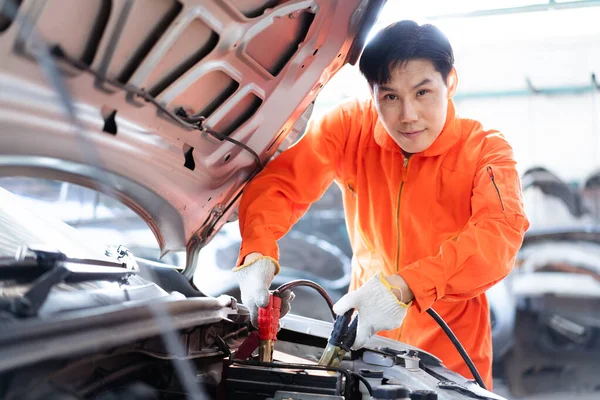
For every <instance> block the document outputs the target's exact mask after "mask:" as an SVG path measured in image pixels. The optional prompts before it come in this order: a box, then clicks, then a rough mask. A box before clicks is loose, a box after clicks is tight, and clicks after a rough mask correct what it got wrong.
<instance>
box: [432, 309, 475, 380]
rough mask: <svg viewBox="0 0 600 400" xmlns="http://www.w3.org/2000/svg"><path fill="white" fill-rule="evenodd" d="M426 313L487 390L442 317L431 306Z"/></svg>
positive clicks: (467, 355)
mask: <svg viewBox="0 0 600 400" xmlns="http://www.w3.org/2000/svg"><path fill="white" fill-rule="evenodd" d="M427 314H429V315H431V318H433V319H434V320H435V322H437V323H438V325H439V326H440V328H442V330H443V331H444V333H445V334H446V335H447V336H448V338H449V339H450V341H451V342H452V344H453V345H454V347H456V350H458V353H459V354H460V356H461V357H462V359H463V360H464V361H465V364H467V367H469V371H471V374H472V375H473V377H475V381H476V382H477V383H478V384H479V386H481V387H482V388H484V389H486V390H487V387H486V386H485V383H483V379H481V375H479V371H477V368H476V367H475V364H473V361H472V360H471V357H469V354H467V351H466V350H465V348H464V347H463V345H462V344H461V343H460V341H459V340H458V338H457V337H456V335H455V334H454V332H452V329H450V327H449V326H448V324H446V321H444V319H443V318H442V317H440V315H439V314H438V313H437V312H435V310H434V309H433V308H430V309H428V310H427Z"/></svg>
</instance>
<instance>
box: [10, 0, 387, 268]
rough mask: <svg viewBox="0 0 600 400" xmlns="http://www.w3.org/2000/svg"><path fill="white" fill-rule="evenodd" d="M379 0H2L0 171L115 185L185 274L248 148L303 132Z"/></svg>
mask: <svg viewBox="0 0 600 400" xmlns="http://www.w3.org/2000/svg"><path fill="white" fill-rule="evenodd" d="M385 1H386V0H343V1H342V0H287V1H286V0H147V1H132V0H112V1H109V0H89V1H85V2H79V1H75V0H70V1H69V0H44V1H34V0H24V1H22V2H14V3H20V5H19V6H18V9H17V8H15V9H14V10H11V9H10V7H8V6H6V4H7V3H6V2H4V3H5V11H6V9H8V13H9V14H10V13H11V12H12V11H15V14H13V15H12V16H15V15H16V17H17V18H16V19H14V20H12V21H11V18H7V17H2V16H0V60H1V61H0V176H15V175H20V176H36V177H44V178H50V179H58V180H64V181H70V182H73V183H77V184H80V185H84V186H88V187H91V188H93V189H96V190H99V191H102V192H104V193H106V194H109V195H111V196H114V197H116V198H118V199H119V200H121V201H122V202H123V203H125V204H126V205H128V206H129V207H130V208H131V209H133V210H134V211H135V212H136V213H137V214H139V215H140V216H141V217H142V218H143V219H144V220H145V221H146V223H147V224H148V225H149V227H150V228H151V229H152V231H153V233H154V235H155V236H156V238H157V240H158V243H159V245H160V248H161V252H162V253H163V254H165V253H167V252H169V251H174V250H182V249H184V248H186V249H187V253H188V257H187V264H188V268H186V272H187V274H188V275H189V276H191V274H192V273H193V268H191V266H192V265H194V264H195V257H194V255H195V254H197V252H198V251H199V249H200V248H201V247H203V246H204V245H205V244H206V243H207V242H208V241H209V240H210V239H211V237H212V236H213V235H214V234H215V233H216V232H217V231H218V230H219V229H220V227H221V226H222V225H223V224H224V223H226V222H227V221H228V220H232V219H234V218H235V210H236V208H237V207H236V206H237V201H238V200H239V196H240V193H241V190H242V188H243V187H244V185H245V183H246V182H247V181H248V180H249V179H250V178H251V177H252V176H253V175H254V174H255V173H256V172H257V171H258V170H260V165H259V161H258V160H257V157H256V156H258V158H260V164H265V163H266V162H267V161H268V160H269V159H270V158H271V157H272V156H273V155H274V154H275V153H276V152H277V151H278V150H282V149H284V148H286V147H287V146H289V144H290V143H292V142H293V140H295V139H296V138H297V136H298V135H299V134H300V133H302V131H303V130H304V128H305V126H306V122H307V120H308V118H309V116H310V113H311V110H312V104H313V101H314V99H315V97H316V95H317V94H318V93H319V91H320V89H321V88H322V87H323V86H324V85H325V84H326V83H327V82H328V80H329V79H330V78H331V77H332V76H333V75H334V74H335V72H336V71H338V70H339V69H340V68H341V67H342V66H343V65H344V64H346V63H355V62H356V61H357V59H358V57H359V55H360V52H361V51H362V47H363V45H364V42H365V39H366V35H367V33H368V32H369V30H370V28H371V26H372V25H373V23H374V21H375V19H376V17H377V15H378V13H379V11H380V10H381V7H382V6H383V4H384V3H385ZM9 3H10V2H9ZM75 3H77V4H76V6H75ZM201 117H205V118H206V120H204V118H201ZM184 119H185V120H186V121H187V122H184ZM198 122H201V125H202V127H205V128H206V127H208V128H210V129H211V130H212V131H209V132H207V131H206V130H204V131H202V130H199V129H198V127H199V126H198ZM232 140H233V141H235V142H238V143H234V142H232ZM241 144H243V146H241ZM244 146H245V148H244ZM252 152H254V153H256V154H254V155H253V154H252Z"/></svg>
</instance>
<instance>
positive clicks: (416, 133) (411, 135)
mask: <svg viewBox="0 0 600 400" xmlns="http://www.w3.org/2000/svg"><path fill="white" fill-rule="evenodd" d="M423 131H425V129H421V130H420V131H398V132H400V133H401V134H402V135H403V136H405V137H406V138H408V139H412V138H415V137H417V136H419V135H420V134H421V133H423Z"/></svg>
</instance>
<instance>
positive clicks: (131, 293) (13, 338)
mask: <svg viewBox="0 0 600 400" xmlns="http://www.w3.org/2000/svg"><path fill="white" fill-rule="evenodd" d="M28 250H29V251H30V252H31V251H33V250H31V249H28ZM33 252H34V253H35V254H36V256H35V257H29V256H28V257H24V258H23V260H21V261H19V262H15V261H14V259H13V260H10V261H9V260H6V259H3V265H2V268H0V271H1V272H2V276H0V278H1V282H2V288H3V293H2V297H1V300H2V301H1V302H0V305H1V307H0V309H1V315H2V318H1V324H2V329H0V348H1V349H2V350H1V354H2V357H1V358H0V382H1V386H0V398H3V399H7V400H12V399H27V400H29V399H31V400H37V399H121V398H127V399H153V398H154V399H186V398H192V399H196V398H198V399H202V398H210V399H239V398H244V399H298V400H300V399H308V398H310V399H362V398H370V397H369V396H370V394H369V392H372V393H373V395H374V398H392V399H405V398H411V399H413V398H414V399H421V398H425V399H436V398H439V399H465V398H490V399H500V398H501V397H498V396H496V395H494V394H492V393H490V392H487V391H486V390H484V389H482V388H480V387H479V386H477V384H475V383H474V382H472V381H469V380H467V379H465V378H463V377H461V376H459V375H457V374H455V373H453V372H451V371H449V370H448V369H446V368H445V367H444V366H443V365H442V363H441V362H440V360H438V359H437V358H435V357H434V356H432V355H430V354H428V353H425V352H422V351H420V350H418V349H414V348H411V347H409V346H406V345H404V344H402V343H399V342H395V341H391V340H388V339H385V338H379V337H377V338H374V339H372V341H371V342H370V343H369V346H367V347H365V348H363V349H361V350H359V351H352V352H349V353H348V354H347V355H346V357H344V359H343V360H341V364H340V365H339V366H338V367H324V366H319V365H317V361H318V360H319V358H320V357H321V355H322V353H323V350H324V347H325V345H326V344H327V337H328V336H329V334H330V333H331V329H332V325H331V324H330V323H326V322H323V321H316V320H312V319H308V318H304V317H299V316H295V315H289V316H286V317H284V318H282V320H281V330H280V331H279V333H278V335H277V341H276V342H275V351H274V360H273V362H261V361H258V359H257V357H256V353H257V352H256V350H257V347H258V339H257V335H256V332H257V331H256V330H255V329H253V328H252V326H251V325H250V324H249V314H248V310H247V309H246V308H245V307H244V306H242V305H238V304H237V303H236V301H235V300H234V299H233V298H231V297H228V296H221V297H218V298H212V297H202V294H201V293H199V292H198V293H197V297H186V296H184V295H183V294H181V293H180V292H178V291H176V290H174V286H176V285H181V283H182V282H181V281H179V280H177V279H176V278H175V279H172V280H170V281H171V282H177V283H176V284H171V286H172V287H164V288H162V287H160V286H158V285H157V284H156V282H154V281H153V280H156V281H157V282H161V283H162V284H163V285H165V282H168V281H169V280H165V279H164V274H165V272H166V271H169V272H170V274H169V273H167V275H175V274H176V275H177V276H178V277H182V276H181V274H180V273H179V272H178V271H176V270H172V269H166V270H165V269H164V268H163V270H161V274H163V279H161V278H158V277H157V276H158V274H156V273H155V272H154V270H157V269H158V268H157V267H155V266H151V265H145V264H144V263H143V262H139V263H138V262H132V258H131V257H132V256H131V254H128V253H126V252H124V251H121V253H120V254H121V255H122V257H121V258H119V259H118V260H117V262H116V263H115V264H114V265H112V266H109V262H108V261H103V263H104V264H105V265H104V266H99V265H96V266H94V267H92V265H87V267H86V268H85V272H81V270H78V269H77V268H75V267H74V265H75V264H77V263H83V264H86V263H89V264H93V263H94V261H93V260H84V261H82V260H77V259H70V258H68V257H66V256H64V255H61V254H60V253H53V252H49V251H47V250H40V249H37V250H35V251H33ZM119 262H120V263H121V264H119ZM57 271H63V272H62V273H61V274H60V278H56V279H54V280H53V279H52V278H51V279H49V277H52V276H54V277H56V274H57ZM64 271H67V272H64ZM115 274H117V275H115ZM144 277H148V278H151V279H146V278H144ZM9 278H11V279H9ZM32 278H33V279H32ZM184 282H186V284H187V285H189V287H188V288H187V291H188V295H189V293H193V292H194V290H195V289H194V288H193V287H192V286H191V285H190V284H189V283H187V281H184ZM15 283H18V284H19V285H17V287H20V288H22V291H21V292H17V291H14V290H13V291H12V292H9V291H7V290H5V288H7V287H11V286H12V287H13V289H14V287H15V286H14V285H15ZM114 283H117V284H116V285H115V284H114ZM165 286H167V285H165ZM121 296H125V298H128V299H129V300H126V301H122V298H121ZM25 303H28V304H31V306H29V308H24V307H23V306H18V304H25ZM298 355H302V357H299V356H298ZM386 396H387V397H386ZM390 396H391V397H390Z"/></svg>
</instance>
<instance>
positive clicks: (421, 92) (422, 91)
mask: <svg viewBox="0 0 600 400" xmlns="http://www.w3.org/2000/svg"><path fill="white" fill-rule="evenodd" d="M427 92H428V90H425V89H423V90H419V91H418V92H417V96H423V95H425V94H426V93H427Z"/></svg>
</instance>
